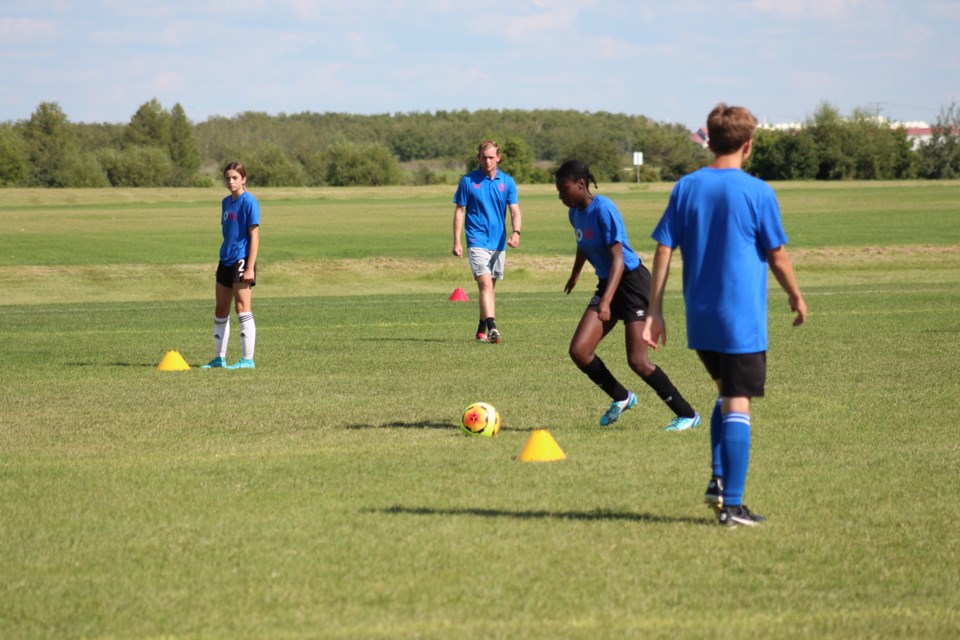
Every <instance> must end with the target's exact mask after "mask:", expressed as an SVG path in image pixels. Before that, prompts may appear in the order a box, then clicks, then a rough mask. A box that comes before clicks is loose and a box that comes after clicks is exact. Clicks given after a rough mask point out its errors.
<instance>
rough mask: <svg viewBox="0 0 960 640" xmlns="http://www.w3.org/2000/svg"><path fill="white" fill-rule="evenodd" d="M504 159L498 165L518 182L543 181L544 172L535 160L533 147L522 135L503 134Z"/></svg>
mask: <svg viewBox="0 0 960 640" xmlns="http://www.w3.org/2000/svg"><path fill="white" fill-rule="evenodd" d="M500 155H501V156H502V158H503V159H502V160H501V161H500V164H499V165H498V167H499V168H501V169H503V172H504V173H506V174H508V175H510V176H511V177H512V178H513V179H514V180H515V181H516V182H517V183H528V184H529V183H533V182H543V181H544V180H543V176H542V174H543V172H542V171H539V170H538V169H537V167H536V166H534V162H535V161H536V156H534V153H533V149H532V148H531V147H530V145H529V144H527V142H526V140H524V139H523V138H521V137H520V136H515V135H506V136H503V142H502V143H500Z"/></svg>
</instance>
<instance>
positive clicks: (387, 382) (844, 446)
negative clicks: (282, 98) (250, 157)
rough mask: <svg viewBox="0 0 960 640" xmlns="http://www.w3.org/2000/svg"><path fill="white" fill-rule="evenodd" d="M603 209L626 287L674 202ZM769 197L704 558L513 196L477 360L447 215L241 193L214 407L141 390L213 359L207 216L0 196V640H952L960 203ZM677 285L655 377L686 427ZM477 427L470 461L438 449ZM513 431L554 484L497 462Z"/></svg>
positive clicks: (210, 385) (651, 445)
mask: <svg viewBox="0 0 960 640" xmlns="http://www.w3.org/2000/svg"><path fill="white" fill-rule="evenodd" d="M603 186H604V188H603V189H602V192H603V193H607V194H610V195H611V196H612V197H613V198H614V200H615V201H616V202H617V203H618V205H620V208H621V210H622V211H623V213H624V216H625V218H626V220H627V225H628V230H629V232H630V235H631V240H632V241H633V244H634V246H635V248H637V249H638V250H639V251H640V252H641V254H642V255H644V257H649V255H650V253H649V252H650V250H651V249H652V242H651V241H650V240H649V233H650V231H651V230H652V228H653V226H654V224H655V223H656V220H657V219H658V217H659V215H660V212H661V211H662V209H663V207H664V205H665V203H666V200H667V197H668V195H669V187H667V186H654V187H637V186H636V185H615V186H609V185H603ZM776 188H777V190H778V194H779V196H780V199H781V206H782V208H783V215H784V220H785V224H786V226H787V231H788V234H789V235H790V238H791V245H790V249H791V252H792V254H793V256H794V260H795V266H796V269H797V273H798V277H799V280H800V283H801V286H802V287H803V289H804V292H805V294H806V297H807V301H808V304H809V306H810V309H811V316H810V321H809V323H808V324H807V325H806V326H804V327H802V328H799V329H796V328H793V327H791V326H790V321H791V314H790V313H789V309H788V308H787V306H786V301H785V299H784V297H783V295H782V293H780V292H779V291H777V290H774V291H773V292H772V294H771V313H770V327H771V351H770V356H769V376H768V385H767V389H768V393H767V398H765V399H763V400H760V401H758V402H757V403H756V405H755V412H754V415H755V418H754V432H753V456H752V465H751V476H750V478H749V480H748V485H747V502H748V504H750V505H751V507H753V508H755V509H756V510H757V511H759V512H760V513H763V514H764V515H766V516H767V517H768V518H769V519H770V522H769V523H768V524H767V525H766V526H764V527H762V528H756V529H749V530H747V529H734V530H724V529H721V528H719V527H718V526H716V525H715V524H714V522H713V520H712V518H711V517H710V512H709V511H708V510H707V509H706V508H705V507H704V506H703V504H702V502H701V500H702V492H703V489H704V487H705V485H706V480H707V478H708V474H709V467H708V462H709V451H708V448H709V433H708V429H707V428H706V426H705V427H701V428H699V429H697V430H695V431H692V432H686V433H680V434H667V433H664V432H663V431H662V430H661V429H662V427H663V426H664V425H665V424H666V423H667V422H668V421H669V419H670V417H671V415H670V414H669V411H668V410H667V409H666V408H665V407H664V406H663V405H662V403H661V402H660V401H659V400H658V399H657V398H656V397H655V395H654V394H653V393H652V392H651V391H650V390H649V389H646V388H645V386H644V385H643V384H642V382H640V381H639V380H637V379H636V377H635V376H633V375H632V374H631V373H630V372H629V371H628V370H627V367H626V364H625V362H624V357H623V346H622V340H623V334H622V331H621V330H617V331H616V332H614V333H613V334H612V335H611V336H610V337H609V339H608V340H607V341H606V342H605V343H604V345H603V346H602V348H601V355H602V356H603V357H604V359H605V360H606V361H607V363H608V364H609V365H610V367H611V369H613V370H614V372H615V373H616V374H617V375H618V376H620V377H621V379H622V380H624V381H627V382H629V386H630V387H631V388H633V389H634V390H635V391H637V392H638V395H639V396H640V399H641V402H640V404H639V405H638V407H637V408H636V409H634V410H633V411H631V412H630V413H628V414H626V415H625V416H624V417H623V419H622V420H621V422H619V423H618V424H617V426H616V427H615V428H613V429H609V430H600V429H599V427H597V426H596V420H597V418H598V417H599V415H600V414H601V413H602V412H603V410H604V409H605V407H606V405H607V402H608V401H607V399H606V398H605V397H604V396H603V395H602V393H601V392H599V391H598V390H597V389H596V388H594V387H593V385H592V384H590V383H589V382H588V381H587V379H586V378H585V377H584V376H583V375H582V374H581V373H580V372H579V371H578V370H577V369H576V367H574V365H573V364H572V363H571V362H570V361H569V359H568V357H567V355H566V347H567V343H568V341H569V338H570V335H571V334H572V332H573V329H574V327H575V325H576V322H577V320H578V318H579V316H580V314H581V312H582V309H583V307H584V305H585V304H586V301H587V299H588V298H589V295H590V293H591V292H592V288H593V283H592V278H590V277H587V274H585V275H584V277H583V278H582V279H581V283H580V287H579V288H578V290H577V291H575V292H574V293H573V294H572V295H571V296H565V295H564V294H563V293H562V287H563V284H564V282H565V281H566V277H567V275H568V272H569V268H570V264H571V262H572V250H573V239H572V235H571V233H570V230H569V225H568V223H567V221H566V215H565V212H564V211H563V209H562V207H561V206H560V204H559V201H558V200H557V199H556V195H555V192H554V191H553V190H552V189H551V188H548V187H529V188H524V189H521V204H522V207H523V212H524V234H523V243H522V245H521V247H520V249H519V250H517V251H513V252H511V253H510V255H509V258H508V273H507V279H505V280H504V281H503V282H502V283H501V284H500V285H499V286H498V289H499V293H498V314H497V315H498V320H499V324H500V326H501V328H502V330H503V332H504V335H505V339H504V342H503V343H502V344H500V345H496V346H495V345H476V344H473V343H472V341H471V336H472V332H473V330H474V329H475V322H476V320H475V316H476V303H475V299H476V295H475V288H474V285H473V284H472V282H471V279H470V277H469V273H468V270H467V266H466V264H465V263H464V261H463V260H462V259H459V260H458V259H456V258H453V257H452V256H450V255H449V253H450V246H451V239H450V228H451V219H452V212H453V206H452V203H451V201H450V200H451V197H452V189H450V188H421V189H412V188H411V189H355V190H353V189H342V190H337V189H327V190H306V189H304V190H256V189H254V192H255V193H256V194H257V195H258V196H259V197H260V200H261V202H262V205H263V215H264V226H263V256H264V258H263V260H264V264H263V269H262V272H261V274H260V283H259V284H258V286H257V288H256V289H255V295H254V310H255V313H256V318H257V324H258V344H257V358H256V359H257V369H255V370H252V371H236V372H228V371H203V370H199V369H196V368H194V369H192V370H190V371H185V372H159V371H157V369H156V365H157V363H158V362H159V361H160V359H161V357H162V356H163V354H164V353H165V352H166V351H167V350H168V349H179V350H180V351H181V353H182V354H183V355H184V356H185V357H186V359H187V360H188V361H189V362H190V363H191V364H192V365H194V367H196V365H199V364H201V363H202V362H205V361H206V360H208V359H209V358H210V356H211V349H212V340H211V337H210V335H211V333H212V306H213V304H212V303H213V300H212V293H213V291H212V289H213V282H212V280H213V266H214V263H215V258H216V249H217V247H218V245H219V238H218V235H219V230H218V226H217V225H218V211H219V208H218V201H219V199H220V198H221V197H222V193H221V191H218V190H182V191H176V190H172V191H123V190H116V191H4V192H3V195H4V199H3V201H2V203H0V222H2V223H3V224H2V225H0V277H2V278H3V280H4V282H5V284H6V287H5V289H6V290H5V293H4V299H3V300H2V302H0V323H2V327H3V329H2V340H0V385H2V389H3V393H2V394H0V496H2V497H0V576H2V581H0V637H4V638H6V637H10V638H32V637H175V638H193V637H222V638H277V637H280V638H285V637H333V638H336V637H340V638H375V637H380V638H394V637H431V638H452V637H455V638H474V637H476V638H480V637H484V638H486V637H504V638H527V637H529V638H620V637H663V638H678V637H689V638H702V637H738V636H743V635H745V634H746V635H754V636H757V637H796V638H801V637H802V638H807V637H836V638H850V637H917V638H920V637H922V638H953V637H956V636H957V635H958V634H960V614H958V613H957V612H958V611H960V571H958V570H957V567H958V566H960V542H958V537H957V535H956V529H957V526H958V524H960V505H958V502H960V500H958V498H960V495H958V494H960V483H958V475H957V469H958V468H960V446H958V441H957V437H956V424H957V421H958V419H960V408H958V402H957V394H958V391H960V374H958V373H957V364H956V363H957V361H958V358H960V324H958V322H957V317H958V313H960V249H958V245H960V206H958V205H957V202H960V199H958V195H960V185H958V183H906V184H899V183H887V184H844V185H813V184H798V185H794V184H783V185H776ZM679 276H680V262H679V260H675V263H674V272H673V278H672V282H671V289H670V292H669V295H668V299H667V313H668V317H667V321H668V323H669V324H668V328H669V332H670V333H669V342H668V344H667V346H666V347H665V348H663V349H661V350H660V351H659V352H658V353H656V354H655V355H654V359H655V361H656V362H658V363H659V364H660V365H661V366H662V367H663V368H664V369H665V370H666V371H667V372H668V374H669V375H670V376H671V377H672V378H673V380H674V381H675V382H676V384H677V386H678V387H679V388H680V389H681V391H682V392H683V393H684V394H685V395H686V396H687V398H688V399H689V400H690V401H691V402H692V403H693V404H694V406H695V407H696V408H697V409H698V410H700V412H701V413H702V414H704V415H705V416H706V415H708V414H709V412H710V410H711V408H712V404H713V400H714V392H713V390H712V389H711V384H710V382H709V380H707V377H706V374H705V373H704V372H703V370H702V366H701V365H700V363H699V361H698V360H697V358H696V356H695V355H694V354H692V353H691V352H689V351H687V350H686V348H685V340H684V332H683V319H682V318H683V315H682V313H683V305H682V299H681V297H680V292H679V280H680V277H679ZM771 285H772V286H773V281H772V279H771ZM458 286H461V287H463V288H464V289H465V290H466V291H467V292H468V294H469V295H470V296H471V299H472V300H471V302H469V303H453V302H448V301H447V296H448V295H449V294H450V292H451V291H452V290H453V288H455V287H458ZM233 322H234V339H233V340H234V342H233V345H232V347H233V348H232V349H231V356H230V359H231V360H234V359H235V358H236V357H237V355H238V354H237V348H236V333H237V327H236V320H235V319H234V321H233ZM476 400H485V401H488V402H491V403H492V404H494V405H495V406H496V407H498V409H499V410H500V411H501V413H502V415H503V419H504V428H503V431H502V432H501V434H500V435H499V436H497V437H496V438H493V439H480V438H470V437H467V436H463V435H461V434H460V433H459V431H458V427H457V422H458V418H459V414H460V412H461V411H462V410H463V408H464V407H465V406H466V405H467V404H469V403H470V402H473V401H476ZM537 428H548V429H549V430H550V432H551V433H552V435H553V436H554V437H555V439H556V440H557V442H558V443H559V445H560V446H561V447H562V448H563V450H564V451H565V452H566V454H567V460H565V461H562V462H553V463H522V462H519V461H518V460H516V457H517V455H518V454H519V452H520V451H521V449H522V448H523V445H524V444H525V442H526V441H527V439H528V438H529V436H530V433H531V432H532V431H533V430H534V429H537Z"/></svg>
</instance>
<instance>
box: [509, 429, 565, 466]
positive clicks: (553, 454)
mask: <svg viewBox="0 0 960 640" xmlns="http://www.w3.org/2000/svg"><path fill="white" fill-rule="evenodd" d="M566 459H567V456H566V454H564V453H563V450H562V449H561V448H560V445H558V444H557V441H556V440H554V439H553V436H551V435H550V432H549V431H547V430H546V429H537V430H536V431H534V432H533V433H531V434H530V439H529V440H527V444H526V445H525V446H524V447H523V451H521V452H520V460H521V461H522V462H553V461H554V460H566Z"/></svg>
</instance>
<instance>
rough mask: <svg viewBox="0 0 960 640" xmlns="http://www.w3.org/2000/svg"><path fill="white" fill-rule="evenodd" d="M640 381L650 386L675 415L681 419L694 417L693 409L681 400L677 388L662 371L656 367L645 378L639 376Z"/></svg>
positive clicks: (681, 397)
mask: <svg viewBox="0 0 960 640" xmlns="http://www.w3.org/2000/svg"><path fill="white" fill-rule="evenodd" d="M641 379H642V380H643V381H644V382H646V383H647V384H648V385H650V388H651V389H653V390H654V391H656V392H657V395H658V396H660V399H661V400H663V401H664V402H665V403H666V405H667V406H668V407H670V408H671V409H672V410H673V412H674V413H675V414H677V415H678V416H680V417H681V418H692V417H693V416H694V413H695V412H694V410H693V407H691V406H690V403H689V402H687V401H686V400H684V399H683V396H682V395H680V392H679V391H677V388H676V387H675V386H673V383H672V382H670V378H668V377H667V374H666V373H664V372H663V369H661V368H660V367H657V368H656V369H654V370H653V373H651V374H650V375H649V376H647V377H646V378H644V377H642V376H641Z"/></svg>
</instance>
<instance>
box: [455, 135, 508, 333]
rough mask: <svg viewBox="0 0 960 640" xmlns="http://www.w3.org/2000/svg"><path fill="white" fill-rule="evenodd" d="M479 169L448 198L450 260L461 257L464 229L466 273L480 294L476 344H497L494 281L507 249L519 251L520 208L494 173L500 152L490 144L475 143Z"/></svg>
mask: <svg viewBox="0 0 960 640" xmlns="http://www.w3.org/2000/svg"><path fill="white" fill-rule="evenodd" d="M477 159H478V160H479V161H480V168H479V169H477V170H476V171H473V172H471V173H468V174H467V175H465V176H463V178H461V179H460V184H459V185H458V186H457V192H456V194H454V196H453V203H454V204H455V205H456V208H455V209H454V212H453V255H455V256H458V257H459V256H462V255H463V245H462V244H460V235H461V232H463V230H464V227H466V232H467V233H466V235H467V253H468V257H469V260H470V270H471V271H472V272H473V278H474V280H476V281H477V288H478V290H479V293H480V324H479V325H478V326H477V335H476V339H477V341H478V342H494V343H497V342H500V331H499V330H498V329H497V323H496V320H495V318H496V312H495V306H496V301H495V298H494V288H495V287H496V281H497V280H500V279H502V278H503V267H504V264H505V262H506V260H505V253H506V248H507V245H510V246H511V247H513V248H516V247H518V246H520V226H521V216H520V204H519V202H518V201H517V183H516V182H514V180H513V178H511V177H510V176H508V175H507V174H505V173H504V172H502V171H500V170H499V169H497V165H498V164H499V163H500V147H499V146H498V145H497V143H496V142H494V141H493V140H485V141H484V142H481V143H480V147H479V150H478V152H477ZM508 208H509V209H510V222H511V224H512V226H513V232H512V233H511V234H510V238H509V239H508V238H507V235H506V233H507V230H506V211H507V209H508Z"/></svg>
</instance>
